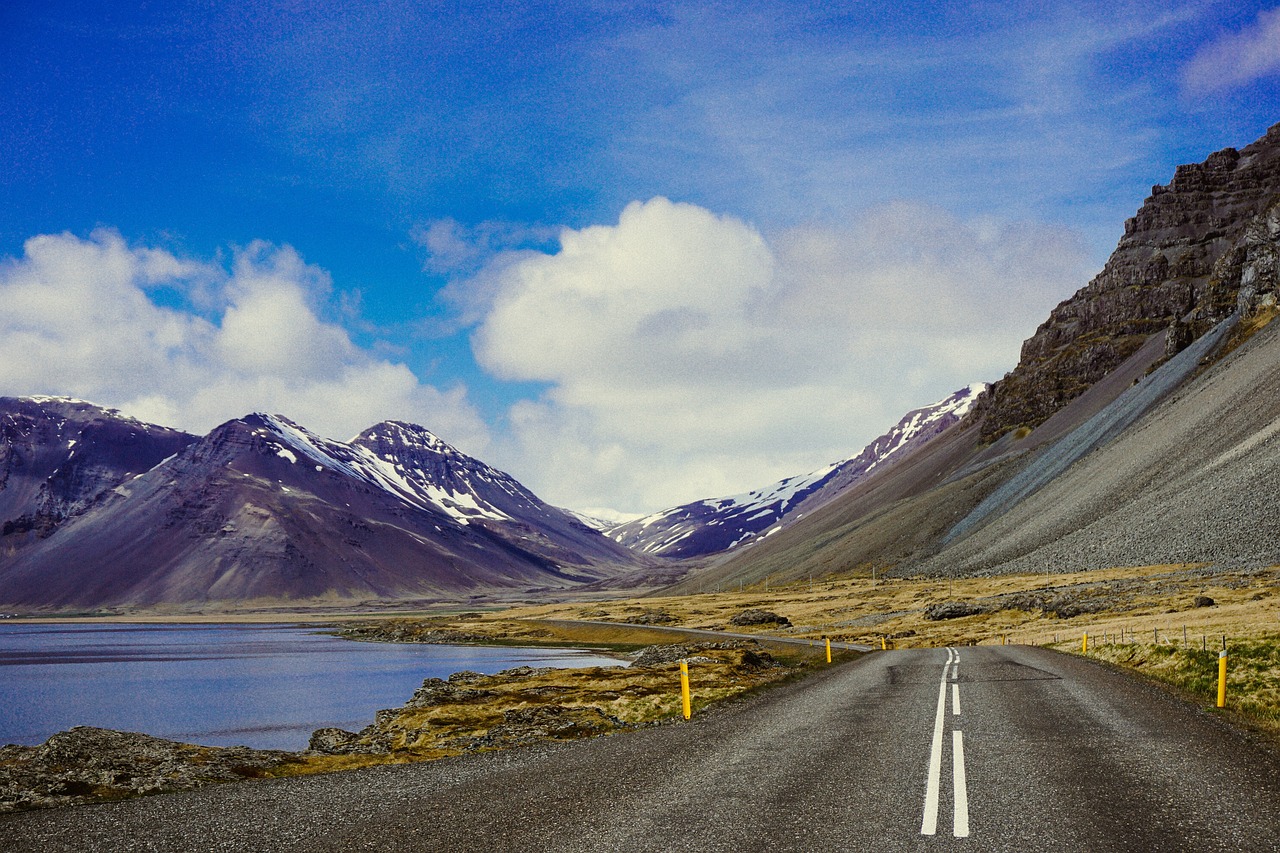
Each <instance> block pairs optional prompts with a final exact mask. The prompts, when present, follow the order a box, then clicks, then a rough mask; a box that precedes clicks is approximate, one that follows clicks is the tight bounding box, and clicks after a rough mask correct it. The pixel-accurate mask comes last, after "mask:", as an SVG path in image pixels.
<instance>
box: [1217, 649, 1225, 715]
mask: <svg viewBox="0 0 1280 853" xmlns="http://www.w3.org/2000/svg"><path fill="white" fill-rule="evenodd" d="M1218 707H1219V708H1225V707H1227V650H1226V649H1223V650H1222V651H1220V652H1218Z"/></svg>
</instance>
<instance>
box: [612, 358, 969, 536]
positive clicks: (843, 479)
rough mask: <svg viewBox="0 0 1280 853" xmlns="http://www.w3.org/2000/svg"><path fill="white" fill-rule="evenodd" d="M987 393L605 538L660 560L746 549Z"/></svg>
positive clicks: (924, 412) (965, 395) (951, 400)
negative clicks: (805, 467)
mask: <svg viewBox="0 0 1280 853" xmlns="http://www.w3.org/2000/svg"><path fill="white" fill-rule="evenodd" d="M986 390H987V385H986V384H985V383H974V384H972V385H968V386H966V387H965V388H962V389H960V390H959V391H956V392H954V393H953V394H950V395H948V396H947V397H945V398H943V399H942V400H939V401H938V402H936V403H933V404H930V405H927V406H921V407H920V408H918V409H913V410H911V411H910V412H907V414H905V415H903V417H902V418H901V419H900V420H899V421H898V423H897V424H895V425H894V426H893V427H891V428H890V429H889V431H888V432H885V433H884V434H882V435H880V436H878V437H877V438H875V439H873V440H872V441H871V442H870V443H869V444H867V446H866V447H864V448H863V449H862V450H861V451H860V452H859V453H858V454H857V455H855V456H852V457H849V458H847V459H844V460H841V461H839V462H833V463H831V464H830V465H827V466H826V467H824V468H820V469H818V470H817V471H813V472H810V473H808V474H803V475H798V476H794V477H787V478H785V479H783V480H780V481H778V482H776V483H773V484H772V485H770V486H766V487H764V488H761V489H756V490H753V491H750V492H746V493H743V494H740V495H730V496H728V497H723V498H706V499H703V500H700V501H693V502H691V503H688V504H682V505H681V506H677V507H672V508H670V509H666V510H661V511H659V512H656V513H653V514H651V515H648V516H644V517H642V518H639V519H636V520H634V521H630V522H626V523H624V524H621V525H616V526H614V527H611V528H609V529H608V531H607V532H608V534H609V536H610V537H612V538H613V539H615V540H616V541H618V542H620V543H621V544H623V545H626V546H627V547H629V548H632V549H635V550H638V551H640V552H641V553H643V554H650V555H656V556H662V557H676V558H682V557H699V556H706V555H709V554H715V553H721V552H725V551H730V550H732V549H734V548H736V547H740V546H746V545H749V544H751V543H752V542H755V541H759V540H760V539H762V538H764V537H767V536H770V535H772V534H773V533H776V532H777V531H778V530H780V529H782V527H784V526H786V525H787V524H788V523H790V522H791V521H792V520H795V519H798V518H800V517H802V516H803V515H804V514H805V513H808V512H813V511H814V510H816V509H818V508H819V507H821V506H823V505H824V504H826V503H828V502H829V501H831V500H833V499H835V498H836V497H837V496H838V495H839V494H841V493H842V492H843V491H845V490H846V489H848V488H849V487H850V486H852V485H853V484H854V483H856V482H858V481H859V480H861V479H862V478H864V477H866V476H867V475H869V474H871V473H872V472H873V471H875V470H876V469H877V468H878V467H881V466H884V465H888V464H892V463H893V462H895V461H897V459H898V458H900V457H902V456H906V455H909V454H910V453H912V452H914V451H915V450H917V449H919V448H920V447H922V446H923V445H924V444H926V443H927V442H929V441H930V440H932V439H933V438H935V437H937V436H938V435H939V434H941V433H942V432H943V431H945V430H946V429H948V428H950V427H951V426H953V425H955V424H957V423H959V422H960V421H961V420H963V419H964V418H965V416H966V415H967V414H968V413H969V411H970V410H971V409H972V407H973V405H974V404H975V402H976V401H977V399H978V398H979V397H980V396H981V395H982V394H983V393H984V392H985V391H986Z"/></svg>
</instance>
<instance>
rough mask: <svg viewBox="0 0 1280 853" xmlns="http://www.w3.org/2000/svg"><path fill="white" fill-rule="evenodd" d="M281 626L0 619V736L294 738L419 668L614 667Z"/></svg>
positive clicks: (223, 742)
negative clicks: (71, 732) (119, 733)
mask: <svg viewBox="0 0 1280 853" xmlns="http://www.w3.org/2000/svg"><path fill="white" fill-rule="evenodd" d="M314 630H315V629H312V628H297V627H291V626H278V625H199V626H192V625H30V624H25V625H13V624H9V625H5V624H0V744H3V743H20V744H27V745H34V744H38V743H41V742H43V741H44V740H45V739H46V738H47V737H49V735H51V734H53V733H54V732H58V731H63V730H65V729H68V728H70V727H71V726H76V725H90V726H101V727H103V728H109V729H121V730H124V731H135V732H145V733H147V734H151V735H157V736H159V737H164V738H171V739H173V740H181V741H188V742H192V743H201V744H209V745H217V746H230V745H235V744H245V745H247V746H253V747H258V748H260V749H267V748H272V749H302V748H304V747H306V745H307V740H308V738H309V737H310V736H311V732H312V731H313V730H315V729H318V728H320V727H322V726H338V727H340V728H344V729H348V730H351V731H358V730H359V729H361V728H363V727H364V726H366V725H368V724H369V723H371V722H373V714H374V712H375V711H377V710H378V709H379V708H394V707H397V706H399V705H403V704H404V703H405V702H406V701H407V700H408V699H409V697H410V695H412V694H413V691H414V690H416V689H417V688H418V686H419V685H420V684H422V680H423V679H424V678H429V677H432V676H434V677H437V678H447V677H448V676H449V674H450V673H453V672H457V671H458V670H463V669H471V670H476V671H478V672H485V673H493V672H498V671H499V670H503V669H507V668H509V667H513V666H521V665H530V666H565V667H569V666H612V665H617V664H618V663H619V662H618V661H617V660H614V659H612V658H605V657H600V656H598V655H595V654H592V653H590V652H580V651H573V650H563V649H518V648H485V647H480V646H431V645H414V644H396V643H356V642H351V641H349V640H342V639H338V638H336V637H329V636H324V635H320V634H315V633H313V631H314Z"/></svg>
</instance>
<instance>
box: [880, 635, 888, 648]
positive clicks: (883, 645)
mask: <svg viewBox="0 0 1280 853" xmlns="http://www.w3.org/2000/svg"><path fill="white" fill-rule="evenodd" d="M888 648H889V643H888V641H887V640H886V639H885V638H884V637H881V638H880V651H884V650H886V649H888Z"/></svg>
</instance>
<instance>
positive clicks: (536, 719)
mask: <svg viewBox="0 0 1280 853" xmlns="http://www.w3.org/2000/svg"><path fill="white" fill-rule="evenodd" d="M804 656H805V655H797V658H799V657H804ZM680 659H687V660H688V662H689V680H690V684H691V693H692V708H693V713H694V714H695V715H696V714H698V713H699V712H701V711H703V710H705V709H706V708H707V707H708V706H710V705H712V704H715V703H718V702H723V701H724V700H726V699H733V698H737V697H741V696H744V695H745V694H747V693H750V692H754V691H756V690H759V689H761V688H764V687H767V686H769V685H773V684H777V683H781V682H783V681H785V680H788V679H790V678H793V677H796V676H797V675H798V674H800V673H801V672H802V671H803V670H804V669H805V668H806V663H809V662H807V661H800V660H798V659H793V660H792V661H789V662H782V661H779V660H777V659H776V658H774V657H773V656H772V655H769V654H768V653H765V652H763V651H761V650H760V649H759V648H758V646H755V645H754V644H751V643H737V644H732V643H707V642H705V640H704V641H703V642H702V643H701V644H691V645H687V646H680V645H676V646H661V647H656V648H651V649H649V651H648V652H646V654H645V655H644V656H642V657H641V658H640V659H639V660H638V661H637V662H636V663H635V664H634V665H632V666H630V667H622V666H617V667H589V668H582V669H548V668H542V669H534V668H529V667H520V668H517V669H514V670H508V671H506V672H503V673H498V674H497V675H482V674H479V673H472V672H462V673H455V674H454V675H452V676H450V678H449V679H448V680H447V681H446V680H442V679H428V680H427V681H426V682H424V683H423V686H422V688H420V689H419V690H418V691H417V692H416V693H415V694H414V695H413V696H412V697H411V698H410V699H409V701H408V702H407V703H406V704H405V705H404V706H403V707H401V708H396V709H392V710H388V711H381V712H379V713H378V715H377V718H376V720H375V722H374V723H373V724H372V725H370V726H369V727H367V728H366V729H364V730H362V731H361V732H359V733H349V732H339V731H338V730H329V731H330V732H331V734H330V735H329V737H331V738H332V740H330V741H329V742H328V743H326V744H322V745H320V746H318V752H320V753H327V754H301V755H298V756H297V757H296V758H294V759H292V760H290V761H288V762H286V763H284V764H282V765H280V766H279V767H277V768H275V770H274V771H273V775H277V776H292V775H305V774H311V773H323V772H331V771H334V770H345V769H351V768H355V767H365V766H369V765H373V764H388V763H407V762H416V761H430V760H433V759H437V758H444V757H448V756H455V755H462V754H466V753H474V752H483V751H489V750H494V749H503V748H508V747H512V746H520V745H524V744H529V743H536V742H544V741H564V740H574V739H579V738H583V737H594V736H598V735H608V734H613V733H615V732H618V731H623V730H626V729H634V728H638V727H642V726H648V725H654V724H658V723H662V722H666V721H676V720H679V718H680V716H681V695H680V674H679V672H680V670H679V663H678V661H679V660H680ZM322 731H323V730H322Z"/></svg>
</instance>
